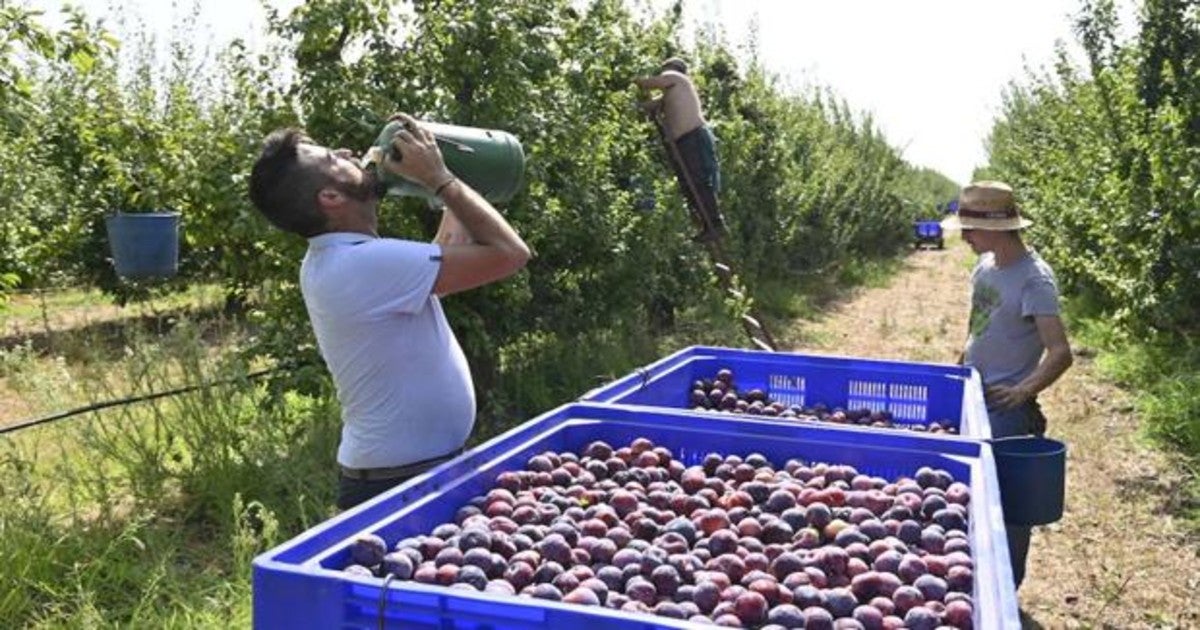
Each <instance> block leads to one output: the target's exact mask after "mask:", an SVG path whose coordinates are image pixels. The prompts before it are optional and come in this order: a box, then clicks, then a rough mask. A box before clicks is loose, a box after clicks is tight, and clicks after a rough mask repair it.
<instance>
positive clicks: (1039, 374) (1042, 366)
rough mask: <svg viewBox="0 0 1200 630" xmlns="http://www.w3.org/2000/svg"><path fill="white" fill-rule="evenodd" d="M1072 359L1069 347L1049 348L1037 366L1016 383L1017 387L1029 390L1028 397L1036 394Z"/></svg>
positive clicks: (1068, 364)
mask: <svg viewBox="0 0 1200 630" xmlns="http://www.w3.org/2000/svg"><path fill="white" fill-rule="evenodd" d="M1074 361H1075V360H1074V358H1073V357H1072V356H1071V349H1070V348H1069V347H1065V348H1056V349H1054V350H1050V351H1048V352H1047V353H1046V356H1045V357H1044V358H1043V359H1042V362H1041V363H1039V364H1038V366H1037V368H1035V369H1034V370H1033V372H1032V373H1030V374H1029V376H1027V377H1025V379H1024V380H1023V381H1021V382H1020V383H1017V387H1020V388H1021V389H1023V390H1025V391H1026V392H1029V395H1030V397H1033V396H1037V395H1038V394H1039V393H1041V392H1042V390H1044V389H1046V388H1047V387H1050V386H1051V385H1053V384H1054V382H1055V381H1057V380H1058V377H1060V376H1062V375H1063V373H1064V372H1066V371H1067V368H1069V367H1071V364H1072V363H1074Z"/></svg>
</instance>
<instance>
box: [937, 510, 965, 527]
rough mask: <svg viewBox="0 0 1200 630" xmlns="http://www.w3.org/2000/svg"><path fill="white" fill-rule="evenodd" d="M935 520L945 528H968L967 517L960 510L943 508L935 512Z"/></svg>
mask: <svg viewBox="0 0 1200 630" xmlns="http://www.w3.org/2000/svg"><path fill="white" fill-rule="evenodd" d="M932 518H933V522H934V523H937V524H938V525H941V526H942V527H943V528H944V529H961V530H966V529H967V519H966V518H964V517H963V515H962V514H960V513H959V512H958V510H953V509H950V508H943V509H940V510H938V511H937V512H934V513H933V517H932Z"/></svg>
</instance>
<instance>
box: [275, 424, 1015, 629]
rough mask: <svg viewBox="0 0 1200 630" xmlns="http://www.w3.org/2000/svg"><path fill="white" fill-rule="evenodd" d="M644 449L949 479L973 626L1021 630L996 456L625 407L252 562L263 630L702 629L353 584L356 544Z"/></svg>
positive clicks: (963, 443)
mask: <svg viewBox="0 0 1200 630" xmlns="http://www.w3.org/2000/svg"><path fill="white" fill-rule="evenodd" d="M637 437H646V438H649V439H651V440H653V441H654V442H655V443H656V444H658V445H660V446H664V447H667V448H669V449H670V450H671V451H672V453H674V456H675V457H677V458H679V459H680V460H681V461H683V462H684V463H687V464H695V463H699V462H700V461H701V460H702V458H703V457H704V455H706V454H707V453H708V452H711V451H716V452H720V453H741V454H748V453H751V452H756V451H757V452H760V453H762V454H764V455H765V456H767V458H769V459H770V460H772V462H774V463H775V464H776V465H782V464H783V463H784V462H785V461H786V460H787V459H789V458H801V459H806V460H812V461H823V462H830V463H839V464H850V465H853V466H855V467H857V468H858V469H859V470H860V471H862V472H865V473H869V474H873V475H880V476H884V477H896V476H899V475H912V474H914V473H915V471H916V470H917V469H918V468H919V467H921V466H933V467H937V468H943V469H946V470H947V471H949V472H950V473H951V474H952V475H953V476H954V477H955V478H956V479H958V480H960V481H963V482H964V483H967V484H968V485H969V486H970V488H971V493H972V500H971V504H970V508H969V509H970V531H969V532H968V535H969V538H970V542H971V548H972V555H973V558H974V562H975V570H974V574H975V589H974V593H973V598H974V601H975V627H976V628H988V629H991V628H1019V627H1020V624H1019V621H1018V617H1017V604H1016V594H1015V591H1014V589H1013V584H1012V573H1011V570H1010V568H1009V564H1008V546H1007V542H1006V539H1005V536H1004V527H1003V519H1002V516H1001V509H1000V499H999V491H998V489H997V486H996V474H995V469H994V465H993V461H992V455H991V450H990V447H989V446H988V445H987V444H986V443H982V442H977V441H973V440H965V439H932V438H930V437H928V436H923V435H919V434H911V433H907V432H900V431H894V432H878V433H853V434H852V433H848V432H846V431H839V430H836V429H833V428H826V427H824V426H821V425H806V426H802V427H788V426H786V425H783V424H780V423H777V422H766V421H759V420H753V419H751V420H745V419H741V418H734V417H725V418H720V417H718V418H712V419H708V418H706V419H701V418H698V417H696V416H694V415H690V414H686V413H680V412H676V411H670V410H650V409H645V408H638V407H629V406H624V405H596V404H586V403H577V404H573V405H565V406H563V407H559V408H558V409H555V410H553V411H550V412H548V413H546V414H544V415H542V416H539V417H538V418H535V419H533V420H531V421H529V422H527V423H525V424H523V425H521V426H519V427H517V428H516V429H513V430H511V431H509V432H508V433H505V434H503V435H500V436H498V437H496V438H494V439H492V440H491V441H489V442H487V443H485V444H482V445H480V446H478V447H476V448H474V449H471V450H470V451H468V452H466V453H464V454H463V455H461V456H460V457H458V458H456V459H454V460H452V461H449V462H447V463H445V464H442V465H441V466H439V467H437V468H435V469H433V470H431V471H429V472H428V473H426V474H424V475H421V476H419V477H417V478H414V479H412V480H410V481H408V482H407V483H405V484H403V485H401V486H399V487H397V488H395V489H393V490H391V491H389V492H387V493H385V494H383V495H380V496H379V497H376V498H375V499H373V500H371V501H369V502H367V503H364V504H362V505H360V506H358V507H356V508H354V509H352V510H349V511H347V512H345V513H342V514H340V515H338V516H336V517H334V518H333V519H330V520H329V521H327V522H325V523H323V524H321V525H318V526H317V527H314V528H312V529H310V530H309V531H307V532H304V533H303V534H301V535H299V536H297V537H295V538H293V539H292V540H290V541H288V542H286V543H284V544H282V545H280V546H278V547H276V548H274V549H272V550H270V551H268V552H266V553H263V554H262V555H260V556H258V557H257V558H256V559H255V560H254V576H253V581H254V604H253V606H254V626H255V627H257V628H378V627H388V628H422V629H424V628H428V629H442V630H445V629H449V628H453V629H483V628H488V629H492V630H510V629H511V630H555V629H559V628H598V629H604V630H607V629H612V630H634V629H638V630H640V629H647V630H649V629H657V628H663V629H665V628H693V627H697V626H696V624H690V623H688V622H684V621H676V620H672V619H666V618H662V617H656V616H653V615H643V614H630V613H622V612H617V611H611V610H608V609H604V608H599V607H585V606H576V605H571V604H561V603H555V602H547V601H543V600H535V599H531V598H524V597H511V596H508V597H506V596H498V595H493V594H487V593H476V592H468V591H462V590H452V589H448V588H443V587H438V586H428V585H423V584H417V583H414V582H390V583H387V584H386V585H385V583H384V581H383V580H381V579H377V578H372V577H360V576H351V575H349V574H346V573H344V572H342V571H341V570H340V569H342V568H343V567H345V566H346V565H347V564H349V562H350V546H351V543H352V541H353V540H354V537H355V536H357V535H359V534H362V533H368V532H369V533H375V534H378V535H380V536H382V537H383V538H384V540H386V541H387V542H388V544H389V545H393V544H395V543H396V541H398V540H399V539H402V538H406V537H409V536H416V535H419V534H426V533H428V532H430V531H431V530H432V529H433V528H434V527H435V526H436V525H438V524H440V523H443V522H447V521H451V520H453V518H454V515H455V512H456V511H457V509H458V508H459V507H460V506H462V505H463V504H465V503H466V502H467V501H469V500H470V499H471V498H472V497H474V496H477V495H480V494H484V493H485V492H486V491H487V490H488V489H490V488H491V487H493V483H494V480H495V477H496V475H497V474H498V473H500V472H503V471H506V470H518V469H521V468H523V467H524V465H525V462H526V461H527V460H528V458H529V457H531V456H533V455H535V454H538V453H541V452H543V451H545V450H547V449H552V450H557V451H563V450H571V451H576V452H578V451H580V450H582V448H583V447H584V446H585V445H587V444H588V443H590V442H591V441H593V440H597V439H602V440H607V441H609V442H611V443H614V444H617V443H628V442H630V441H632V440H633V439H634V438H637Z"/></svg>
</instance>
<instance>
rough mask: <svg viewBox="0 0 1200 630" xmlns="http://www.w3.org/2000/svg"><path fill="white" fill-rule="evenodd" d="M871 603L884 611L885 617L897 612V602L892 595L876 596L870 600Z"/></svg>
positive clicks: (881, 611) (880, 610) (873, 606)
mask: <svg viewBox="0 0 1200 630" xmlns="http://www.w3.org/2000/svg"><path fill="white" fill-rule="evenodd" d="M869 605H870V606H871V607H872V608H875V609H877V610H878V611H879V612H880V613H883V616H884V617H887V616H889V615H895V614H896V604H895V602H893V601H892V600H891V598H890V597H874V598H872V599H871V601H870V602H869Z"/></svg>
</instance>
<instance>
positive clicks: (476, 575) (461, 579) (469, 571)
mask: <svg viewBox="0 0 1200 630" xmlns="http://www.w3.org/2000/svg"><path fill="white" fill-rule="evenodd" d="M455 581H456V582H457V583H460V584H470V585H471V586H472V587H474V588H475V590H477V591H482V590H483V589H484V588H485V587H487V583H488V577H487V574H486V573H484V571H483V569H481V568H479V567H477V566H474V565H466V566H464V567H461V568H459V571H458V576H457V578H456V579H455Z"/></svg>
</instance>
